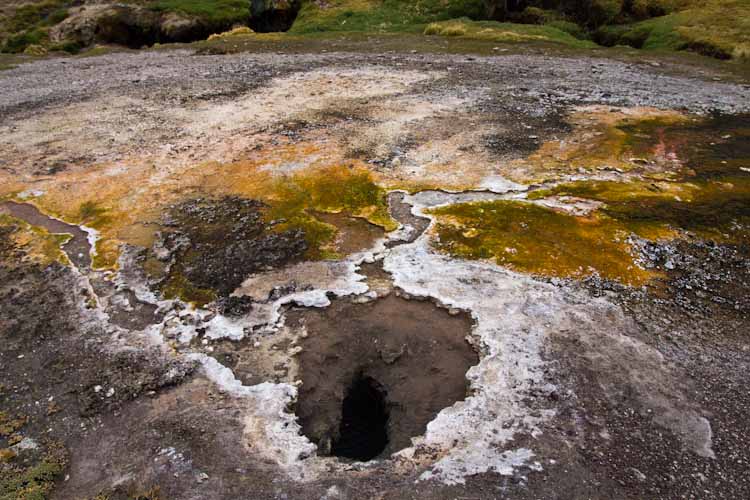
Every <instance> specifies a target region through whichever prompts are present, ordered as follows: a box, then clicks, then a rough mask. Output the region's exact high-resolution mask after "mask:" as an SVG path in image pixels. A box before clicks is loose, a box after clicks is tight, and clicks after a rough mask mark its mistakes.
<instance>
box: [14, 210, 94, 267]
mask: <svg viewBox="0 0 750 500" xmlns="http://www.w3.org/2000/svg"><path fill="white" fill-rule="evenodd" d="M2 212H6V213H8V214H10V215H12V216H13V217H16V218H18V219H21V220H23V221H25V222H27V223H29V224H31V225H32V226H39V227H42V228H44V229H46V230H47V231H49V232H50V233H53V234H69V235H70V236H71V238H70V240H69V241H67V242H65V243H63V244H62V245H61V248H62V250H63V251H64V252H65V253H66V254H67V256H68V258H69V259H70V261H71V262H73V264H75V265H76V266H77V267H79V268H83V269H85V268H88V267H90V266H91V244H90V243H89V239H88V238H89V235H88V233H87V232H86V231H84V230H83V229H81V228H80V227H78V226H76V225H73V224H67V223H65V222H63V221H60V220H56V219H53V218H52V217H49V216H47V215H45V214H43V213H41V212H40V211H39V210H38V209H37V208H36V207H35V206H33V205H29V204H27V203H15V202H12V201H6V202H3V203H0V213H2Z"/></svg>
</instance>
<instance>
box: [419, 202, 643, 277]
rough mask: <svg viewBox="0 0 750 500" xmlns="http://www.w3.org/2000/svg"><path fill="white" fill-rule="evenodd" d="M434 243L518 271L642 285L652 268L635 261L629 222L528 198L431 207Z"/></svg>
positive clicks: (462, 255)
mask: <svg viewBox="0 0 750 500" xmlns="http://www.w3.org/2000/svg"><path fill="white" fill-rule="evenodd" d="M430 213H431V214H432V215H435V216H436V217H437V225H436V227H435V231H436V235H437V238H436V239H435V243H434V244H435V246H436V247H437V248H438V249H440V250H442V251H445V252H447V253H450V254H451V255H454V256H457V257H462V258H468V259H490V260H493V261H495V262H496V263H497V264H499V265H502V266H508V267H510V268H513V269H516V270H518V271H523V272H528V273H534V274H542V275H546V276H557V277H575V278H581V277H585V276H590V275H592V274H595V273H596V274H599V275H600V276H602V277H605V278H609V279H615V280H618V281H621V282H623V283H626V284H630V285H639V284H642V283H644V282H645V281H647V280H648V279H649V278H650V273H649V272H647V271H645V270H643V269H641V268H639V267H638V266H637V265H636V264H635V263H634V261H633V256H632V255H631V250H630V247H629V245H628V244H627V242H626V238H627V235H628V231H627V228H626V227H625V226H624V225H622V224H620V223H619V222H618V221H616V220H614V219H610V218H608V217H606V216H594V217H576V216H573V215H568V214H565V213H561V212H557V211H554V210H550V209H547V208H543V207H539V206H536V205H533V204H531V203H528V202H518V201H493V202H480V203H464V204H458V205H451V206H448V207H441V208H438V209H434V210H431V211H430Z"/></svg>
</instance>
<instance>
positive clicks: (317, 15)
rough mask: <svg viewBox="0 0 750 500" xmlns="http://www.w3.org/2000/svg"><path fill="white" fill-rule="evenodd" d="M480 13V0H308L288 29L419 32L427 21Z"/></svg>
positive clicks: (305, 30) (481, 3)
mask: <svg viewBox="0 0 750 500" xmlns="http://www.w3.org/2000/svg"><path fill="white" fill-rule="evenodd" d="M483 15H484V6H483V2H482V1H481V0H423V1H420V2H411V1H405V0H332V1H330V2H326V5H325V6H323V7H321V6H320V5H319V4H318V3H317V2H311V1H308V2H304V3H303V5H302V9H301V10H300V12H299V14H298V16H297V20H296V21H295V22H294V25H293V26H292V29H291V30H290V32H291V33H312V32H320V31H371V32H404V31H405V32H420V31H422V30H423V29H424V25H425V24H427V23H430V22H435V21H446V20H448V19H453V18H457V17H463V16H467V17H470V18H472V19H481V18H482V17H483Z"/></svg>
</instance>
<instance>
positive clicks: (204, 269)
mask: <svg viewBox="0 0 750 500" xmlns="http://www.w3.org/2000/svg"><path fill="white" fill-rule="evenodd" d="M273 222H274V221H271V222H266V221H265V220H264V217H263V204H262V203H261V202H259V201H256V200H248V199H244V198H237V197H225V198H219V199H200V198H199V199H195V200H188V201H185V202H183V203H180V204H178V205H175V206H173V207H172V208H171V210H170V213H169V215H168V216H167V218H166V219H165V220H164V222H163V225H164V226H165V227H166V228H167V229H166V230H165V231H163V232H161V233H160V234H159V237H158V239H157V242H156V244H155V247H154V253H155V254H156V255H155V256H156V258H157V259H158V260H160V261H162V262H169V264H168V266H169V267H168V274H169V276H168V278H167V286H169V281H170V280H172V282H173V283H174V281H175V280H180V279H183V278H184V279H186V280H188V281H189V282H190V284H191V285H192V287H194V288H196V289H203V290H206V289H208V290H212V291H213V292H215V293H216V294H218V295H219V296H227V295H229V294H230V293H232V292H233V291H234V290H235V289H236V288H237V287H238V286H239V285H240V284H241V283H242V281H243V280H244V279H245V278H247V276H248V273H250V274H252V273H254V272H258V271H264V270H269V269H273V268H276V267H280V266H284V265H286V264H289V263H291V262H294V261H296V260H299V259H300V258H301V257H302V255H303V254H304V253H305V251H306V250H307V242H306V241H305V235H304V233H303V232H302V231H301V230H289V231H283V232H275V231H273V225H274V223H273ZM182 291H185V288H184V287H183V288H182ZM186 294H187V293H186ZM178 295H182V294H179V293H178ZM188 295H189V294H188ZM187 298H190V297H189V296H188V297H187Z"/></svg>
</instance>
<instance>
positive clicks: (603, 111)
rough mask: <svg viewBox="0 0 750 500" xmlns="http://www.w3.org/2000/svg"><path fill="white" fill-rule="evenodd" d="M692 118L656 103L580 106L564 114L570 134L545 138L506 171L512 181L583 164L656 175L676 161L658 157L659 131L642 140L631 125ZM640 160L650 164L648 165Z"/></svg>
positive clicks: (533, 179)
mask: <svg viewBox="0 0 750 500" xmlns="http://www.w3.org/2000/svg"><path fill="white" fill-rule="evenodd" d="M690 121H691V120H690V118H688V117H686V116H685V115H682V114H680V113H677V112H674V111H663V110H658V109H654V108H628V109H624V108H623V109H619V108H609V107H602V106H590V107H585V108H579V110H578V111H576V112H575V113H573V114H572V115H571V116H570V117H569V118H568V122H569V123H570V124H571V125H572V126H573V127H574V130H573V132H572V133H571V134H569V135H567V136H565V137H563V138H560V139H555V140H552V141H546V142H544V143H543V144H542V145H541V146H540V147H539V149H538V150H537V151H536V152H534V153H532V154H531V155H529V156H528V157H527V158H524V159H522V160H516V161H514V162H512V163H511V165H510V172H509V174H508V175H509V178H511V179H512V180H514V181H516V182H526V183H529V182H541V181H544V180H550V179H555V178H558V177H560V176H561V175H566V174H571V173H579V172H580V171H581V169H583V170H584V171H596V170H603V169H610V170H618V171H620V172H623V173H626V172H630V171H637V172H642V171H647V173H649V174H658V173H661V172H663V171H665V170H669V169H671V168H676V167H679V165H675V164H674V162H672V160H673V157H672V156H670V155H666V154H665V155H663V157H660V156H659V154H658V153H659V139H660V138H659V137H658V136H657V135H653V136H652V135H648V136H646V135H645V134H644V136H643V137H640V139H641V141H640V143H637V142H636V141H634V138H637V137H634V135H635V134H638V132H634V130H633V129H632V127H633V126H634V125H637V124H639V123H641V122H647V123H649V124H653V125H657V124H658V125H660V126H674V125H678V124H685V123H689V122H690ZM644 141H648V142H649V148H648V149H645V148H644V147H643V142H644ZM662 146H663V147H664V148H667V146H666V145H662ZM644 156H646V158H644ZM644 164H648V168H646V167H645V166H644Z"/></svg>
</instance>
